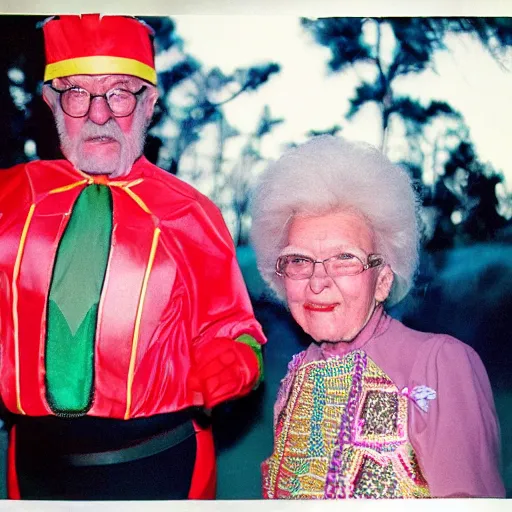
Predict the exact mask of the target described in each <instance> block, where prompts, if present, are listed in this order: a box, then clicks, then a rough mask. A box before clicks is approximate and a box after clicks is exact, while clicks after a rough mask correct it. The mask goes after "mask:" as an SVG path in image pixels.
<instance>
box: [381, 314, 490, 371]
mask: <svg viewBox="0 0 512 512" xmlns="http://www.w3.org/2000/svg"><path fill="white" fill-rule="evenodd" d="M388 336H391V337H392V339H393V340H394V341H395V343H394V344H396V350H397V353H400V354H402V355H403V357H404V359H409V360H410V362H411V364H412V366H413V367H416V368H417V369H418V368H426V367H432V366H435V367H436V368H438V369H441V368H445V369H446V370H447V371H450V368H453V367H454V366H457V367H458V368H459V369H460V368H463V367H466V368H467V370H468V371H470V372H473V371H475V370H476V371H477V372H478V373H480V372H481V371H482V370H483V365H482V361H481V359H480V356H479V355H478V354H477V352H476V351H475V350H474V349H473V348H472V347H471V346H469V345H468V344H466V343H464V342H463V341H461V340H459V339H457V338H455V337H454V336H451V335H450V334H445V333H433V332H422V331H418V330H416V329H412V328H411V327H408V326H406V325H404V324H403V323H402V322H400V321H398V320H395V319H393V320H392V321H391V322H390V325H389V329H388ZM484 371H485V370H484Z"/></svg>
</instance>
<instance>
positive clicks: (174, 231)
mask: <svg viewBox="0 0 512 512" xmlns="http://www.w3.org/2000/svg"><path fill="white" fill-rule="evenodd" d="M44 32H45V44H46V52H47V62H48V65H47V68H46V72H45V80H51V79H53V78H55V77H59V76H69V75H73V74H113V73H121V74H128V75H134V76H138V77H140V78H143V79H144V80H147V81H148V82H150V83H153V84H154V83H156V73H155V70H154V64H153V49H152V44H151V40H150V38H149V29H148V27H146V26H145V25H143V24H142V23H140V22H139V21H138V20H135V19H131V18H125V17H118V16H106V17H99V16H97V15H85V16H82V17H79V16H62V17H60V18H55V19H52V20H51V21H49V22H47V23H46V24H45V25H44ZM0 212H1V214H0V242H1V243H0V340H1V345H0V347H1V360H0V395H1V399H2V402H3V404H4V406H5V408H6V409H7V410H8V411H9V414H8V419H9V421H10V422H11V423H12V425H13V426H12V428H11V432H10V448H9V493H10V497H13V498H15V497H18V496H21V497H22V498H24V497H28V498H41V497H42V498H45V499H59V498H62V499H73V498H77V499H94V498H99V499H108V498H115V499H137V498H145V499H151V498H158V499H171V498H186V497H190V498H213V497H214V495H215V460H214V450H213V440H212V436H211V429H210V427H209V426H208V424H207V422H206V421H204V420H205V418H204V415H203V414H202V413H201V411H202V410H203V407H207V408H210V407H213V406H215V405H217V404H218V403H220V402H222V401H225V400H228V399H231V398H235V397H238V396H242V395H243V394H246V393H247V392H249V391H250V390H251V389H253V388H254V387H255V386H256V385H257V383H258V381H259V378H260V375H261V365H262V363H261V350H260V344H261V343H263V342H264V341H265V338H264V336H263V334H262V332H261V328H260V326H259V324H258V323H257V322H256V320H255V319H254V316H253V312H252V308H251V305H250V302H249V298H248V295H247V291H246V288H245V285H244V283H243V280H242V277H241V273H240V270H239V268H238V265H237V261H236V257H235V253H234V247H233V243H232V240H231V237H230V234H229V232H228V230H227V228H226V226H225V223H224V221H223V219H222V216H221V214H220V212H219V210H218V209H217V207H216V206H215V205H213V203H211V201H209V200H208V199H207V198H206V197H204V196H203V195H201V194H200V193H199V192H197V191H196V190H195V189H193V188H192V187H190V186H189V185H187V184H185V183H183V182H182V181H180V180H179V179H178V178H176V177H174V176H172V175H170V174H168V173H166V172H164V171H163V170H161V169H159V168H158V167H156V166H154V165H152V164H151V163H149V162H148V161H147V160H146V159H145V158H144V157H143V156H142V157H140V158H139V159H138V160H136V162H135V163H134V165H133V167H132V169H131V170H130V172H129V173H128V175H126V176H123V177H122V178H113V179H110V178H108V176H105V175H96V176H93V175H88V174H85V173H84V172H82V171H81V170H80V169H76V168H74V167H73V165H72V164H71V163H70V162H68V161H67V160H58V161H34V162H30V163H28V164H21V165H17V166H15V167H13V168H11V169H8V170H4V171H0ZM62 479H64V482H59V480H62Z"/></svg>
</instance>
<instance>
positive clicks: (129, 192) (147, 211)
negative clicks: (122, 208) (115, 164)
mask: <svg viewBox="0 0 512 512" xmlns="http://www.w3.org/2000/svg"><path fill="white" fill-rule="evenodd" d="M123 190H124V191H125V192H126V193H127V194H128V195H129V196H130V197H131V198H132V199H133V200H134V201H135V202H136V203H137V204H138V205H139V206H140V207H141V208H142V209H143V210H144V211H145V212H146V213H149V214H150V215H151V210H150V209H149V208H148V207H147V206H146V203H144V201H143V200H142V199H141V198H140V197H139V196H138V195H137V194H136V193H135V192H134V191H133V190H131V189H129V188H128V187H123Z"/></svg>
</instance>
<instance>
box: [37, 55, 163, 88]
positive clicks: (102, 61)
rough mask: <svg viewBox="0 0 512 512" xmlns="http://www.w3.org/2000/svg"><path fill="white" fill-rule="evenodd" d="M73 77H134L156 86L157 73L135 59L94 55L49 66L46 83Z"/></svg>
mask: <svg viewBox="0 0 512 512" xmlns="http://www.w3.org/2000/svg"><path fill="white" fill-rule="evenodd" d="M71 75H133V76H137V77H139V78H142V79H143V80H146V81H148V82H150V83H152V84H153V85H156V71H155V69H154V68H152V67H151V66H148V65H147V64H144V63H143V62H140V61H138V60H135V59H127V58H125V57H113V56H110V55H94V56H91V57H77V58H74V59H67V60H61V61H59V62H54V63H52V64H47V66H46V68H45V70H44V81H45V82H47V81H48V80H53V79H54V78H61V77H63V76H71Z"/></svg>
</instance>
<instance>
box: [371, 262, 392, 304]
mask: <svg viewBox="0 0 512 512" xmlns="http://www.w3.org/2000/svg"><path fill="white" fill-rule="evenodd" d="M393 279H394V274H393V271H392V270H391V267H390V266H389V265H385V266H384V268H383V269H382V270H381V271H380V272H379V275H378V277H377V284H376V286H375V300H377V301H378V302H384V301H385V300H386V299H387V298H388V295H389V292H390V291H391V286H393Z"/></svg>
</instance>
